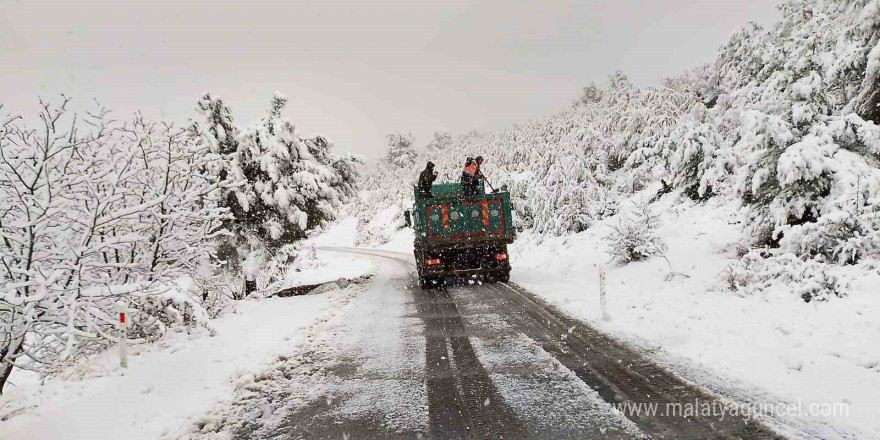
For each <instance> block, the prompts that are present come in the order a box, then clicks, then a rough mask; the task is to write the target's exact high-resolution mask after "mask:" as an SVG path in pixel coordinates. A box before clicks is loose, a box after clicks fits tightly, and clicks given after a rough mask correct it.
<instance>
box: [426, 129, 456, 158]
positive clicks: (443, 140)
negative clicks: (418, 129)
mask: <svg viewBox="0 0 880 440" xmlns="http://www.w3.org/2000/svg"><path fill="white" fill-rule="evenodd" d="M452 142H453V140H452V133H449V132H445V131H435V132H434V136H433V137H432V138H431V142H428V145H426V146H425V148H426V149H427V150H428V153H432V152H436V151H439V150H445V149H446V148H447V147H449V146H450V145H452Z"/></svg>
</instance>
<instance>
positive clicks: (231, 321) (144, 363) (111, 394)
mask: <svg viewBox="0 0 880 440" xmlns="http://www.w3.org/2000/svg"><path fill="white" fill-rule="evenodd" d="M329 239H331V240H332V239H333V236H332V235H331V236H330V237H329ZM319 254H320V255H318V256H316V257H315V259H314V260H315V263H314V264H312V265H311V266H309V267H308V268H305V270H302V271H300V272H296V273H295V274H291V279H290V281H291V283H298V284H317V283H322V282H326V281H331V280H335V279H338V278H343V277H347V278H354V277H357V276H360V275H363V274H366V273H371V272H372V271H373V270H374V269H375V267H374V265H373V264H372V263H370V262H369V261H365V259H363V258H360V259H358V258H355V257H352V256H349V255H346V254H340V253H337V252H326V253H324V252H319ZM331 296H332V295H331ZM339 305H340V304H336V303H331V302H330V301H329V300H328V296H326V295H308V296H297V297H291V298H267V299H263V300H259V301H253V300H245V301H239V302H236V303H235V306H234V307H235V308H234V310H233V311H232V312H229V313H226V314H225V315H223V316H221V317H220V318H218V319H216V320H213V321H210V322H209V323H208V325H207V328H204V327H198V328H196V329H195V330H192V331H191V333H187V332H186V331H185V330H184V329H183V328H174V329H173V330H174V331H172V332H169V333H168V334H167V335H166V336H165V337H163V338H161V339H160V340H159V341H158V342H157V343H155V344H137V345H135V346H133V347H130V348H129V352H130V358H129V368H128V369H127V370H121V369H119V367H118V364H119V360H118V351H117V349H115V348H114V349H111V350H110V351H108V352H105V353H103V354H101V355H98V356H95V357H93V358H91V359H87V360H85V361H83V362H81V363H79V364H77V365H75V366H74V367H71V368H70V369H68V370H66V371H64V372H62V373H61V374H59V375H58V376H56V377H54V378H53V379H49V380H47V381H46V382H45V384H42V385H41V384H40V380H39V378H38V377H37V376H36V375H35V374H31V373H28V372H20V371H16V373H15V374H14V375H13V376H12V378H11V380H10V382H11V384H12V385H11V386H10V387H9V388H8V392H7V393H6V394H4V395H3V396H2V397H0V420H3V421H2V422H0V438H4V439H5V438H10V439H11V438H15V439H20V440H25V439H34V440H37V439H39V440H43V439H56V438H64V439H84V440H85V439H88V440H92V439H99V438H128V439H141V438H142V439H155V438H157V437H159V436H161V435H164V434H173V433H175V432H178V431H180V430H182V429H183V428H184V427H186V426H187V425H191V424H193V423H194V421H195V420H197V419H198V418H200V417H202V416H203V415H204V414H206V413H207V412H208V410H210V408H211V407H212V406H213V405H215V404H216V402H218V401H224V400H228V399H230V398H231V397H232V395H233V394H232V393H233V391H234V387H235V383H236V382H238V381H240V378H242V377H244V376H247V375H249V374H253V373H254V372H256V371H259V370H261V369H262V368H263V367H264V366H265V364H266V362H267V361H268V360H271V359H272V358H274V357H276V356H277V355H279V354H285V353H289V352H291V351H293V350H294V349H295V347H296V346H297V345H298V344H299V343H300V342H301V338H302V337H303V335H304V333H305V331H306V329H307V328H308V327H309V325H311V324H312V323H313V322H315V321H316V320H317V319H319V318H320V316H322V315H324V314H325V313H324V310H325V309H332V308H334V307H338V306H339Z"/></svg>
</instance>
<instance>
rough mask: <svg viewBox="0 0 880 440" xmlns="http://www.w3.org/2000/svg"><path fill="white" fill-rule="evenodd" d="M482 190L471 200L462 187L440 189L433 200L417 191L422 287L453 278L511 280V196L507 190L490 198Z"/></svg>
mask: <svg viewBox="0 0 880 440" xmlns="http://www.w3.org/2000/svg"><path fill="white" fill-rule="evenodd" d="M478 185H479V187H478V188H479V189H478V191H477V194H476V195H475V196H467V197H465V196H464V195H463V194H462V191H461V185H460V184H458V183H439V184H435V185H434V186H433V188H432V191H431V193H432V197H421V196H420V195H419V192H418V189H417V188H415V187H414V188H413V196H414V198H415V204H414V206H413V209H412V211H411V215H412V218H411V223H412V226H413V229H414V231H415V243H414V251H413V253H414V255H415V259H416V267H417V268H418V272H419V285H420V286H421V287H428V286H432V285H437V284H441V283H442V282H443V280H444V278H445V277H450V276H467V277H476V276H481V277H483V278H484V279H485V280H486V281H489V282H496V281H501V282H506V281H508V280H509V279H510V257H509V255H508V253H507V245H508V244H510V243H513V241H514V239H515V238H516V230H515V229H514V227H513V216H512V213H511V209H510V193H508V192H507V191H505V190H504V189H503V188H502V190H500V191H494V192H491V193H488V194H486V193H485V189H484V187H483V182H482V181H480V182H479V184H478Z"/></svg>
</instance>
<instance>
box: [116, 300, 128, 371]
mask: <svg viewBox="0 0 880 440" xmlns="http://www.w3.org/2000/svg"><path fill="white" fill-rule="evenodd" d="M116 311H117V312H119V366H120V367H122V368H128V321H129V316H128V315H129V312H128V305H127V304H125V303H124V302H122V301H120V302H118V303H116Z"/></svg>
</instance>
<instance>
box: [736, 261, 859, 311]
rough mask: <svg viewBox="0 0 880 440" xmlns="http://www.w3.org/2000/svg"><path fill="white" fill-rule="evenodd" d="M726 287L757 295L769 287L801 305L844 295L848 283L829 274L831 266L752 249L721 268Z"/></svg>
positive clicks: (741, 292) (743, 293) (738, 291)
mask: <svg viewBox="0 0 880 440" xmlns="http://www.w3.org/2000/svg"><path fill="white" fill-rule="evenodd" d="M723 273H724V279H725V281H726V284H727V288H728V289H730V290H732V291H734V292H737V293H739V294H742V295H757V294H761V293H763V292H765V291H767V290H768V289H771V288H779V289H783V290H784V291H790V292H792V293H794V294H795V295H797V296H798V297H800V298H801V299H802V300H804V301H805V302H811V301H827V300H828V299H830V298H831V297H843V296H846V293H847V288H848V284H847V282H846V281H845V280H841V279H840V278H839V277H838V276H836V275H835V274H833V273H831V267H830V266H828V265H826V264H822V263H819V262H816V261H804V260H801V259H800V258H797V257H795V256H794V255H792V254H780V255H773V254H772V253H769V252H768V251H766V250H764V251H760V250H753V251H751V252H749V253H748V254H746V255H745V256H744V257H743V258H742V259H740V260H737V261H734V262H732V263H730V264H729V265H728V266H727V267H726V268H725V269H724V272H723Z"/></svg>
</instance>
